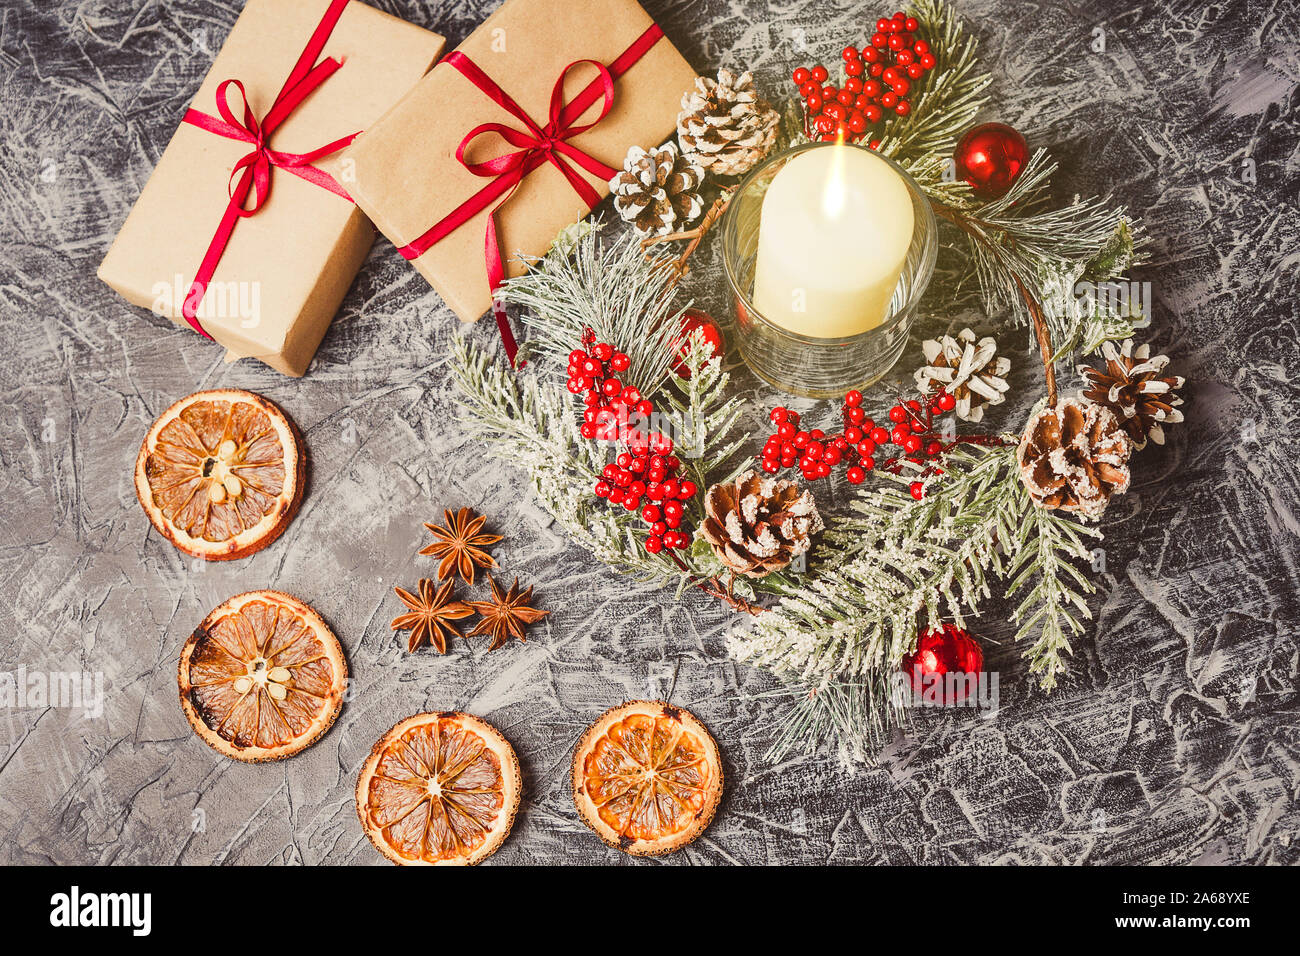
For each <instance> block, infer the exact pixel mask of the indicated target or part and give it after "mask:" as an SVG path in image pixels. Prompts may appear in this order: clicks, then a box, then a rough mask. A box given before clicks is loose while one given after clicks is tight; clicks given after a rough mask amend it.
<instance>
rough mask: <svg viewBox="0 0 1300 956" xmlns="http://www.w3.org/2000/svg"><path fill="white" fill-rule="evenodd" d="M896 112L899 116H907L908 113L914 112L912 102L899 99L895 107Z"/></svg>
mask: <svg viewBox="0 0 1300 956" xmlns="http://www.w3.org/2000/svg"><path fill="white" fill-rule="evenodd" d="M894 112H895V113H897V114H898V115H899V116H906V115H907V114H908V113H910V112H912V104H911V103H909V102H907V100H899V101H898V105H897V106H895V107H894Z"/></svg>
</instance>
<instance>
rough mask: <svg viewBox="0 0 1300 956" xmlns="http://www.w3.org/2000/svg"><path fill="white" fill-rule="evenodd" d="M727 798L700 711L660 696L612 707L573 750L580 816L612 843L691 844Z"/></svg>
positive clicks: (636, 848)
mask: <svg viewBox="0 0 1300 956" xmlns="http://www.w3.org/2000/svg"><path fill="white" fill-rule="evenodd" d="M721 798H722V758H721V756H720V755H719V753H718V745H717V743H716V742H715V741H714V739H713V737H712V736H710V734H709V732H708V731H707V730H705V729H704V725H703V724H701V723H700V722H699V721H698V720H696V719H695V716H694V715H693V714H691V713H690V712H688V711H685V710H682V709H681V708H680V707H673V706H671V705H669V704H665V703H664V702H663V701H660V700H634V701H629V702H628V703H626V704H621V705H620V706H618V707H614V708H612V709H610V710H607V711H606V712H605V713H604V714H603V715H602V716H601V718H600V719H599V720H598V721H596V722H595V723H594V724H592V725H591V726H590V727H589V728H587V732H586V733H585V734H584V735H583V737H582V740H580V741H579V742H578V749H577V750H576V751H575V752H574V755H573V802H574V803H575V804H576V805H577V807H578V815H579V816H581V817H582V819H583V822H584V823H586V824H587V826H589V827H591V828H592V829H593V830H595V831H596V835H597V836H599V837H600V838H601V839H602V840H604V841H605V842H606V843H608V844H609V845H610V846H612V847H617V848H618V849H620V850H623V851H624V852H626V853H631V854H632V855H634V856H658V855H659V854H662V853H671V852H672V851H673V850H677V849H680V848H681V847H684V846H686V844H688V843H690V842H691V841H692V840H694V839H695V838H696V837H698V836H699V835H700V834H701V833H703V832H704V828H705V827H707V826H708V825H709V821H710V820H712V819H713V814H714V811H716V810H717V809H718V801H719V800H720V799H721Z"/></svg>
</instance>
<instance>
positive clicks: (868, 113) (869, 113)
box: [862, 103, 884, 149]
mask: <svg viewBox="0 0 1300 956" xmlns="http://www.w3.org/2000/svg"><path fill="white" fill-rule="evenodd" d="M862 115H863V116H865V117H866V118H867V122H868V123H879V122H880V117H881V116H883V115H884V113H882V112H881V110H880V107H879V106H877V105H876V104H875V103H872V104H871V105H870V106H868V107H867V108H866V109H864V110H863V111H862ZM873 142H877V143H878V142H880V141H879V140H874V141H873ZM871 148H872V149H875V147H874V146H873V147H871Z"/></svg>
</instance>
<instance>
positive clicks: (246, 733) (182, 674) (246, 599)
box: [178, 591, 348, 762]
mask: <svg viewBox="0 0 1300 956" xmlns="http://www.w3.org/2000/svg"><path fill="white" fill-rule="evenodd" d="M178 679H179V681H180V689H181V709H182V710H184V711H185V716H186V718H187V719H188V720H189V722H190V726H191V727H193V728H194V730H195V732H196V733H198V735H199V736H200V737H202V738H203V741H204V743H206V744H207V745H208V746H210V747H212V748H213V749H214V750H216V751H218V752H219V753H223V754H225V755H226V756H227V757H234V758H235V759H236V760H248V761H253V762H257V761H262V760H281V759H283V758H284V757H292V756H293V755H294V754H296V753H297V752H298V751H300V750H302V749H304V748H305V747H307V746H309V745H310V744H312V743H315V742H316V740H317V738H319V737H320V735H321V734H323V733H325V731H326V730H328V729H329V726H330V724H332V723H334V718H335V717H337V716H338V712H339V708H340V707H342V706H343V692H344V690H345V689H346V687H347V682H348V664H347V661H346V660H345V659H344V657H343V648H342V647H340V646H339V642H338V638H336V637H335V636H334V634H333V632H331V631H330V629H329V628H328V627H327V626H326V624H325V622H324V621H322V620H321V618H320V615H319V614H317V613H316V612H315V611H313V610H312V609H311V608H310V607H308V606H307V605H306V604H304V603H303V602H302V601H299V600H298V599H297V598H295V597H291V596H290V595H288V594H282V593H281V592H279V591H249V592H248V593H246V594H239V595H236V596H235V597H232V598H231V599H230V600H228V601H226V602H225V603H223V604H220V605H218V606H217V608H216V609H215V610H214V611H213V612H212V613H211V614H209V615H208V616H207V617H205V618H204V619H203V623H202V624H200V625H199V626H198V627H197V628H195V630H194V633H193V634H191V635H190V638H189V640H188V641H186V642H185V646H184V647H183V648H182V649H181V662H180V668H179V673H178Z"/></svg>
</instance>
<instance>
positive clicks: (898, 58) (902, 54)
mask: <svg viewBox="0 0 1300 956" xmlns="http://www.w3.org/2000/svg"><path fill="white" fill-rule="evenodd" d="M914 59H916V56H915V54H913V53H912V51H911V50H899V51H898V52H897V53H895V54H894V62H895V63H896V64H897V65H899V66H907V65H908V64H909V63H911V62H912V61H913V60H914Z"/></svg>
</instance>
